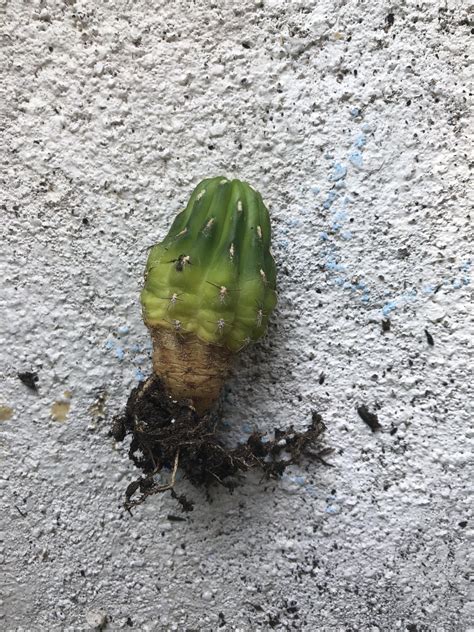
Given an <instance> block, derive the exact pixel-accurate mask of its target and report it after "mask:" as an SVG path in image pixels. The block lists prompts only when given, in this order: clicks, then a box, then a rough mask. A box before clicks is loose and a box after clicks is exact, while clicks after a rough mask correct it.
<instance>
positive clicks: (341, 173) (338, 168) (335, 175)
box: [328, 162, 347, 182]
mask: <svg viewBox="0 0 474 632" xmlns="http://www.w3.org/2000/svg"><path fill="white" fill-rule="evenodd" d="M346 174H347V167H345V166H344V165H341V164H340V163H339V162H336V163H335V164H334V166H333V171H332V173H331V175H330V176H329V178H328V180H329V182H337V181H338V180H342V179H344V178H345V177H346Z"/></svg>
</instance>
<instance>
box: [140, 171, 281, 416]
mask: <svg viewBox="0 0 474 632" xmlns="http://www.w3.org/2000/svg"><path fill="white" fill-rule="evenodd" d="M270 243H271V229H270V219H269V215H268V211H267V209H266V207H265V205H264V203H263V200H262V197H261V195H260V194H259V193H257V192H256V191H255V190H254V189H253V188H252V187H251V186H250V185H248V184H247V183H245V182H241V181H240V180H228V179H227V178H223V177H216V178H209V179H206V180H203V181H202V182H201V183H200V184H198V186H197V187H196V188H195V189H194V191H193V193H192V195H191V198H190V200H189V203H188V205H187V206H186V208H185V209H184V211H182V212H181V213H179V214H178V216H177V217H176V219H175V220H174V222H173V224H172V226H171V228H170V230H169V232H168V234H167V235H166V237H165V238H164V239H163V241H162V242H160V243H159V244H156V245H155V246H154V247H153V248H152V249H151V251H150V254H149V257H148V261H147V264H146V270H145V285H144V288H143V291H142V294H141V302H142V306H143V318H144V321H145V324H146V325H147V326H148V328H149V329H150V332H151V335H152V338H153V346H154V350H153V368H154V372H155V373H156V374H157V375H158V376H159V377H160V378H161V379H162V380H163V382H164V384H165V386H166V388H167V390H168V392H169V394H170V395H171V396H172V397H173V398H175V399H190V400H192V402H193V406H194V407H195V408H196V410H197V411H198V412H200V413H202V412H205V411H206V410H208V409H209V408H211V407H212V404H213V403H214V402H215V400H216V399H217V397H218V395H219V392H220V390H221V387H222V384H223V382H224V380H225V377H226V375H227V372H228V367H229V365H230V360H231V357H232V355H233V354H234V353H236V352H238V351H239V350H240V349H242V348H243V347H245V346H246V345H247V344H249V343H250V342H253V341H255V340H258V339H259V338H261V337H262V336H263V335H264V333H265V331H266V328H267V324H268V319H269V316H270V314H271V312H272V310H273V309H274V307H275V305H276V301H277V296H276V288H275V281H276V272H275V263H274V260H273V257H272V255H271V253H270Z"/></svg>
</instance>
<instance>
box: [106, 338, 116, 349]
mask: <svg viewBox="0 0 474 632" xmlns="http://www.w3.org/2000/svg"><path fill="white" fill-rule="evenodd" d="M114 347H115V340H113V339H110V338H109V340H107V342H106V343H105V348H106V349H107V351H110V349H113V348H114Z"/></svg>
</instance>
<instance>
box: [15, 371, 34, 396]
mask: <svg viewBox="0 0 474 632" xmlns="http://www.w3.org/2000/svg"><path fill="white" fill-rule="evenodd" d="M17 376H18V379H19V380H20V381H21V382H22V383H23V384H24V385H25V386H27V387H28V388H29V389H31V390H32V391H38V384H37V382H38V374H37V373H33V372H32V371H23V372H20V373H17Z"/></svg>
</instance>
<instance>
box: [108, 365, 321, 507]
mask: <svg viewBox="0 0 474 632" xmlns="http://www.w3.org/2000/svg"><path fill="white" fill-rule="evenodd" d="M219 424H220V418H219V415H218V413H217V412H215V411H214V412H208V413H206V414H204V415H199V413H197V411H196V410H195V408H194V407H193V406H192V405H191V404H190V402H189V400H182V401H176V400H173V399H172V398H171V397H170V396H169V395H168V394H167V392H166V390H165V387H164V385H163V383H162V382H161V381H160V380H159V379H158V378H157V377H156V376H152V377H150V378H149V379H148V380H147V381H146V382H144V383H142V384H141V385H140V386H138V387H137V388H135V389H133V391H132V392H131V394H130V397H129V399H128V402H127V407H126V411H125V414H124V415H123V416H122V417H119V418H116V419H115V420H114V426H113V429H112V434H113V435H114V437H115V438H116V439H117V440H123V439H124V437H125V435H126V434H130V435H131V436H132V441H131V444H130V451H129V456H130V458H131V459H132V460H133V462H134V463H135V465H136V466H137V467H138V468H140V469H141V470H142V471H143V476H141V477H140V478H139V479H138V480H136V481H133V482H132V483H130V485H129V486H128V488H127V490H126V493H125V503H124V506H125V508H126V509H128V510H130V509H132V508H133V507H135V506H137V505H140V504H141V503H142V502H144V500H145V499H146V498H147V497H148V496H151V495H153V494H157V493H162V492H166V491H170V492H171V494H172V496H173V497H174V498H175V499H176V500H177V501H178V502H179V504H180V505H181V509H182V510H183V511H191V510H192V509H193V502H191V501H190V500H188V499H187V498H186V497H185V496H184V495H178V494H177V493H176V490H175V483H176V472H177V469H178V467H179V470H180V471H181V472H182V473H183V474H184V476H185V478H187V479H188V480H189V481H190V482H191V483H192V484H193V485H195V486H204V487H205V488H206V489H207V490H208V493H209V488H210V487H211V486H215V485H221V486H223V487H225V488H227V489H229V490H230V491H232V490H233V489H234V488H235V487H236V485H238V484H239V482H240V481H241V479H242V475H243V474H244V473H245V472H247V471H248V470H250V469H255V468H258V469H260V470H261V471H262V472H263V473H264V476H265V478H278V477H280V476H281V475H282V474H283V472H284V471H285V469H286V468H287V467H288V466H289V465H292V464H294V463H298V462H299V461H300V460H301V458H302V457H304V456H306V457H310V458H313V459H316V460H318V461H320V462H323V463H325V460H324V457H325V456H326V455H327V454H329V453H330V452H331V450H328V449H322V448H321V447H320V445H319V443H320V438H321V435H322V433H323V432H324V429H325V426H324V424H323V422H322V420H321V417H320V416H319V415H318V414H317V413H313V417H312V421H311V423H310V425H309V427H308V428H307V429H306V430H305V431H304V432H296V431H295V430H294V429H293V428H292V427H290V428H288V429H287V430H284V431H282V430H278V429H275V432H274V436H273V437H272V438H267V440H263V434H261V433H259V432H257V431H255V432H253V433H252V434H251V435H250V436H249V438H248V439H247V441H246V442H245V443H241V444H239V445H237V446H236V447H233V448H230V447H228V446H226V445H225V443H224V442H223V440H222V436H221V435H220V432H219V430H220V429H219ZM163 474H164V476H163Z"/></svg>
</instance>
